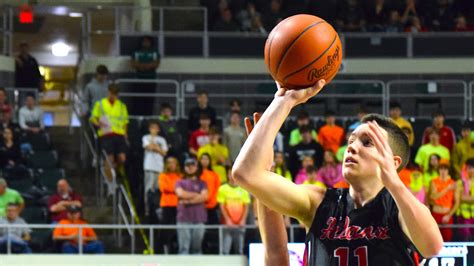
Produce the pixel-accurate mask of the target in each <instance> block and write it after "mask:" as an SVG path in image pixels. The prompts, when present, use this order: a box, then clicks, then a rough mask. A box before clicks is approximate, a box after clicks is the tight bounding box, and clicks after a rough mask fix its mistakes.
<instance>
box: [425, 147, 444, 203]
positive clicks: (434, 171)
mask: <svg viewBox="0 0 474 266" xmlns="http://www.w3.org/2000/svg"><path fill="white" fill-rule="evenodd" d="M441 161H445V159H441V157H440V156H439V155H438V154H434V153H433V154H431V155H430V163H429V165H428V168H427V169H426V170H425V171H423V188H424V190H425V191H426V194H429V192H430V185H431V181H433V179H435V178H436V177H438V176H439V164H440V162H441Z"/></svg>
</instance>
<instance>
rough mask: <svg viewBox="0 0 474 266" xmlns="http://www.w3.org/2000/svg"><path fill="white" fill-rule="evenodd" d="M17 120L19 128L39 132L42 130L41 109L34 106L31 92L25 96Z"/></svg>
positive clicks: (34, 102)
mask: <svg viewBox="0 0 474 266" xmlns="http://www.w3.org/2000/svg"><path fill="white" fill-rule="evenodd" d="M18 117H19V121H20V127H21V129H23V130H25V131H26V132H29V133H39V132H41V131H42V130H44V123H43V110H42V109H41V108H40V107H38V106H36V99H35V96H34V95H33V94H28V95H27V96H26V100H25V105H24V106H23V107H21V108H20V112H19V115H18Z"/></svg>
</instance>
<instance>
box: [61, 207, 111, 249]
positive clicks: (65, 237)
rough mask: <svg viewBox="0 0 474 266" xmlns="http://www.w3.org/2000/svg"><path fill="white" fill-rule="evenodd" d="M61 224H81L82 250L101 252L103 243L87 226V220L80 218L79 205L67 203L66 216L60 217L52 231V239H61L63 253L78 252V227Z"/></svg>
mask: <svg viewBox="0 0 474 266" xmlns="http://www.w3.org/2000/svg"><path fill="white" fill-rule="evenodd" d="M61 225H82V226H84V227H82V250H83V252H84V253H86V254H103V253H104V245H103V244H102V242H100V241H98V240H97V235H96V234H95V232H94V229H92V228H90V227H88V226H87V222H86V221H85V220H83V219H81V207H79V206H77V205H69V206H68V207H67V218H66V219H62V220H60V221H59V223H58V224H57V225H56V228H54V231H53V240H55V241H62V252H63V253H65V254H77V253H79V246H78V245H79V233H80V231H79V228H78V227H62V226H61Z"/></svg>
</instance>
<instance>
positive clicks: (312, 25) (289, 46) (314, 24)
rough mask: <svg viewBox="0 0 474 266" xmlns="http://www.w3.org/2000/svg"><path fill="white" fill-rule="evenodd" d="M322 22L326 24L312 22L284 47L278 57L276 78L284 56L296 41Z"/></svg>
mask: <svg viewBox="0 0 474 266" xmlns="http://www.w3.org/2000/svg"><path fill="white" fill-rule="evenodd" d="M324 22H326V21H324V20H320V21H317V22H314V23H313V24H311V25H309V26H308V27H306V28H305V29H304V30H303V31H302V32H300V34H298V36H296V38H295V39H294V40H293V41H291V43H290V44H289V45H288V46H287V47H286V49H285V51H284V52H283V54H282V55H281V56H280V60H278V64H277V67H276V69H275V76H278V70H279V69H280V65H281V62H282V61H283V59H285V56H286V54H287V53H288V51H289V50H290V48H291V47H292V46H293V45H294V44H295V43H296V41H298V39H299V38H301V36H303V35H304V34H305V33H306V32H307V31H308V30H310V29H311V28H313V27H315V26H316V25H318V24H321V23H324ZM272 41H273V38H272ZM270 45H271V42H270ZM269 52H270V50H269ZM269 62H270V61H269Z"/></svg>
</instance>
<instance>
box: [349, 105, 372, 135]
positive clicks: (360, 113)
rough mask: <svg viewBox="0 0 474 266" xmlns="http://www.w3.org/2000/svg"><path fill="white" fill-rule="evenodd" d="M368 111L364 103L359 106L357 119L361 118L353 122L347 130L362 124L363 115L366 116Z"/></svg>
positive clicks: (352, 129)
mask: <svg viewBox="0 0 474 266" xmlns="http://www.w3.org/2000/svg"><path fill="white" fill-rule="evenodd" d="M367 113H368V111H367V108H366V107H365V106H363V105H361V106H359V108H357V119H359V120H358V121H356V122H354V123H352V124H351V125H350V126H349V127H348V128H347V130H348V131H351V132H352V131H354V130H355V129H356V128H357V127H358V126H359V125H360V124H361V122H360V121H361V120H362V117H364V116H365V115H366V114H367Z"/></svg>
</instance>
